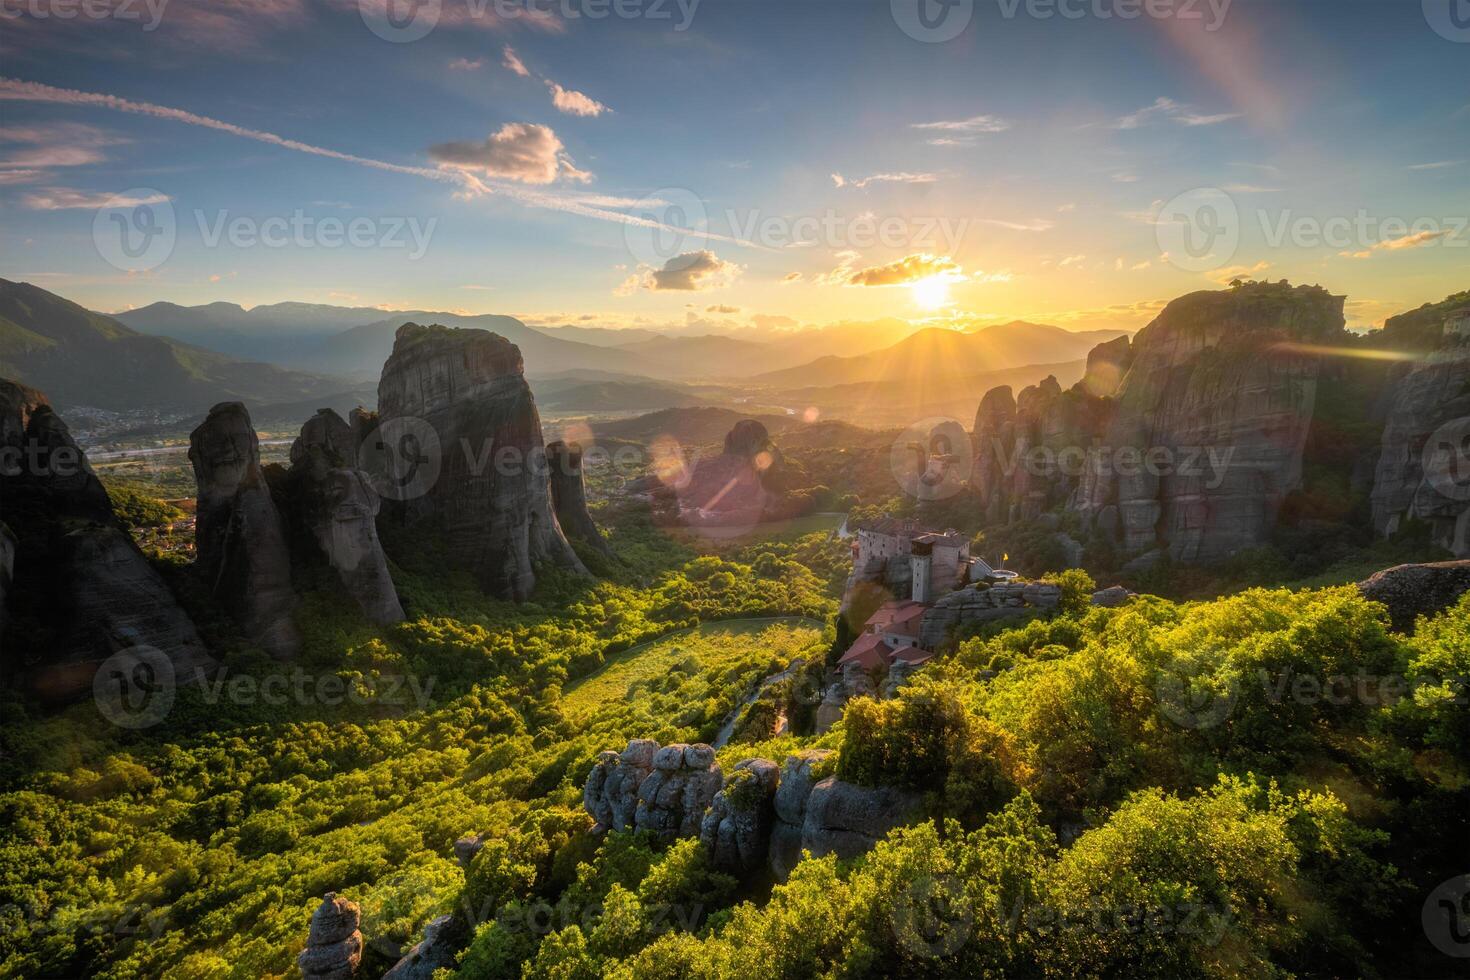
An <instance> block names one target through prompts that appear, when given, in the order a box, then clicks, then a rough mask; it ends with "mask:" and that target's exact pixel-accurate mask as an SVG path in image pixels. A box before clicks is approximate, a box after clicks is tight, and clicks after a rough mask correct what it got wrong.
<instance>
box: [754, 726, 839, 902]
mask: <svg viewBox="0 0 1470 980" xmlns="http://www.w3.org/2000/svg"><path fill="white" fill-rule="evenodd" d="M831 757H832V753H831V752H830V751H829V750H827V749H808V750H806V751H805V752H798V753H797V754H795V755H789V756H787V757H786V761H785V762H783V763H782V764H781V774H780V778H779V780H778V782H777V786H776V796H775V800H774V805H775V811H776V814H775V815H776V822H775V823H774V824H773V825H772V827H771V846H770V851H769V860H770V865H771V872H772V873H773V874H775V876H776V878H777V879H778V880H780V881H785V880H786V876H787V875H789V874H790V873H791V869H792V868H794V867H796V863H797V862H798V861H800V860H801V829H802V827H803V826H804V825H805V824H806V805H807V800H808V799H810V797H811V795H812V787H814V786H816V785H817V783H818V782H820V781H821V779H820V778H819V776H818V772H819V771H820V770H821V769H822V768H824V767H825V766H826V764H827V763H828V761H829V760H830V759H831Z"/></svg>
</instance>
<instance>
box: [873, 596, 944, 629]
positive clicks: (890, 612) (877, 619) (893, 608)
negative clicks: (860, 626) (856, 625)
mask: <svg viewBox="0 0 1470 980" xmlns="http://www.w3.org/2000/svg"><path fill="white" fill-rule="evenodd" d="M927 608H928V607H927V606H925V605H924V604H923V603H922V602H915V601H914V600H912V599H903V600H898V599H890V600H889V601H888V602H885V603H883V605H881V606H879V607H878V611H877V612H875V613H873V615H871V616H869V617H868V621H867V623H866V624H864V625H866V626H869V627H871V628H874V629H876V630H877V631H878V632H880V633H903V634H905V635H915V636H917V635H918V628H919V619H920V618H921V617H922V616H923V615H924V610H925V609H927Z"/></svg>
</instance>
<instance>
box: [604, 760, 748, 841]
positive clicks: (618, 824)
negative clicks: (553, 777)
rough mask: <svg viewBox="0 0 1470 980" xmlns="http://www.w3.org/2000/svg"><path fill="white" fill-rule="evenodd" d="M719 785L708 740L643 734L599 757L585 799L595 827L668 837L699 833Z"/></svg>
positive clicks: (718, 771)
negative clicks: (661, 739)
mask: <svg viewBox="0 0 1470 980" xmlns="http://www.w3.org/2000/svg"><path fill="white" fill-rule="evenodd" d="M720 786H721V779H720V767H719V764H718V763H716V762H715V752H714V749H712V748H710V747H709V746H708V745H704V744H702V743H701V744H696V745H684V744H682V743H678V744H674V745H667V746H663V747H660V746H659V744H658V743H657V742H655V741H653V740H652V739H646V738H639V739H633V740H632V741H631V742H629V743H628V747H627V748H626V749H624V750H623V751H622V752H621V753H617V752H611V751H607V752H603V753H601V754H600V755H599V756H598V757H597V762H596V763H595V764H594V765H593V767H592V771H591V772H590V773H588V775H587V782H586V783H585V784H584V785H583V788H582V805H583V807H584V808H585V809H586V811H587V812H588V813H589V814H590V815H591V816H592V819H593V820H594V821H596V825H595V826H594V828H593V832H594V833H603V832H605V831H608V830H648V831H651V832H652V833H653V834H655V835H656V836H657V837H658V838H659V839H660V840H662V841H664V842H668V841H672V840H674V839H675V838H678V837H693V836H696V835H698V833H699V830H700V821H701V820H702V819H703V818H704V811H705V810H707V809H708V808H709V805H710V802H711V801H712V800H713V799H714V797H715V794H716V793H718V792H719V790H720Z"/></svg>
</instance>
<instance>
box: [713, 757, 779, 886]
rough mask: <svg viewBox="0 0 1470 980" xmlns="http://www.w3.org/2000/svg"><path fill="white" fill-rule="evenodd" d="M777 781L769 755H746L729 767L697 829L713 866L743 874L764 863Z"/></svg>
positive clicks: (769, 839)
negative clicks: (722, 786)
mask: <svg viewBox="0 0 1470 980" xmlns="http://www.w3.org/2000/svg"><path fill="white" fill-rule="evenodd" d="M779 782H780V770H779V768H778V767H777V765H776V764H775V763H774V762H772V761H771V760H769V759H746V760H745V761H743V762H741V763H739V764H737V765H736V766H735V768H734V769H733V770H731V772H730V775H729V776H728V777H727V778H726V779H725V786H724V788H723V789H721V790H720V792H719V793H717V794H716V795H715V798H714V800H713V801H712V802H711V804H710V808H709V811H708V812H707V813H705V815H704V820H703V822H702V823H701V825H700V830H699V842H700V843H701V844H702V845H703V846H704V849H705V853H706V854H708V855H709V857H710V860H711V861H712V862H713V864H714V866H715V867H716V868H718V869H720V870H722V871H726V872H729V873H731V874H737V875H745V874H750V873H752V872H755V871H756V870H758V869H760V868H762V867H764V866H765V865H766V863H767V860H768V855H769V852H770V846H771V828H772V827H773V826H774V825H775V823H776V788H777V786H778V784H779Z"/></svg>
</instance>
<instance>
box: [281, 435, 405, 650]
mask: <svg viewBox="0 0 1470 980" xmlns="http://www.w3.org/2000/svg"><path fill="white" fill-rule="evenodd" d="M286 486H287V489H286V497H287V509H288V510H289V511H290V513H291V517H292V518H294V523H295V525H296V527H297V529H298V534H297V537H298V538H301V537H309V538H310V539H311V542H312V543H314V544H315V546H316V547H315V549H314V554H313V557H314V558H318V559H321V560H325V561H326V562H327V564H329V565H331V567H332V568H333V570H335V571H336V573H337V577H338V578H339V579H340V580H341V582H342V586H343V587H344V588H345V589H346V590H347V592H348V594H350V595H351V596H352V598H353V599H354V600H356V602H357V604H358V606H359V607H361V609H362V611H363V614H364V615H366V616H367V618H368V619H370V620H372V621H373V622H375V623H379V624H386V623H396V622H401V621H402V620H403V606H402V604H401V603H400V602H399V601H398V592H397V590H396V589H395V588H394V587H393V578H392V576H391V575H390V574H389V572H388V561H387V559H386V558H384V557H383V548H382V545H380V544H379V543H378V529H377V516H378V511H379V508H380V507H381V506H382V500H381V498H380V497H379V496H378V492H377V490H375V489H374V488H373V485H372V482H371V480H370V479H369V477H368V475H367V474H366V473H365V472H363V471H362V470H361V469H359V468H358V467H357V439H356V437H355V436H354V434H353V431H352V427H351V426H350V425H348V424H347V423H346V422H345V421H343V419H342V416H340V415H338V414H337V413H336V412H334V411H332V410H331V409H330V408H324V409H321V410H320V411H319V412H317V414H316V415H314V416H313V417H312V418H310V419H308V420H307V422H306V424H305V425H303V426H302V427H301V435H300V436H299V437H298V438H297V440H296V442H295V443H293V444H292V446H291V472H290V474H289V476H288V478H287V481H286Z"/></svg>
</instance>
